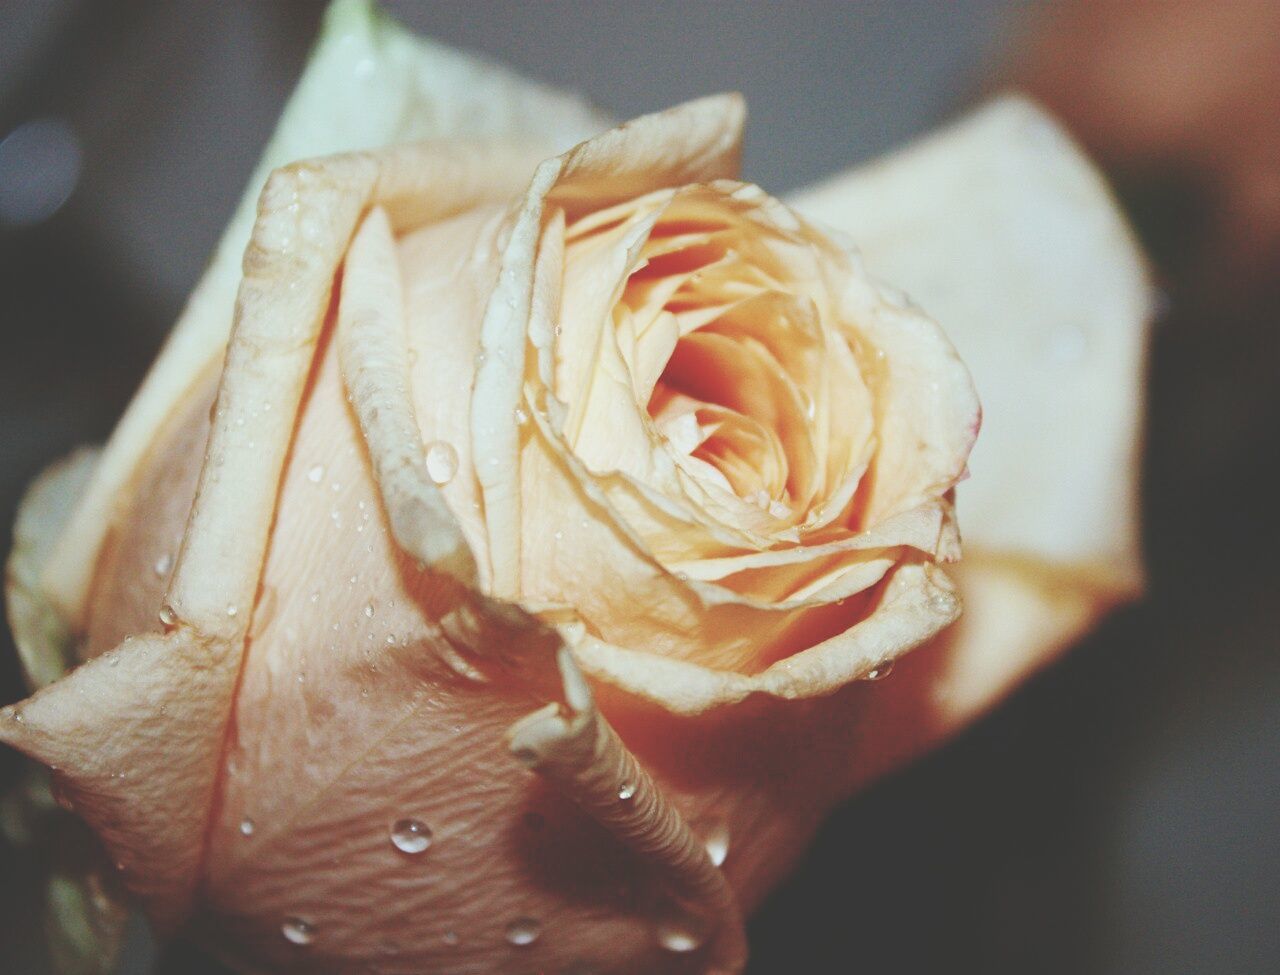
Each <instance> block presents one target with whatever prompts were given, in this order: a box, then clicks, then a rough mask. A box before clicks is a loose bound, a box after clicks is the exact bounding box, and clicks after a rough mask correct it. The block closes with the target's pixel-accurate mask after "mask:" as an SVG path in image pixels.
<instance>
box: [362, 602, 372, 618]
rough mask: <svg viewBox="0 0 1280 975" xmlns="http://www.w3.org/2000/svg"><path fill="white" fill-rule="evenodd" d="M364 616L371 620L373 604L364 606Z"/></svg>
mask: <svg viewBox="0 0 1280 975" xmlns="http://www.w3.org/2000/svg"><path fill="white" fill-rule="evenodd" d="M364 615H365V616H367V617H369V619H373V603H365V604H364Z"/></svg>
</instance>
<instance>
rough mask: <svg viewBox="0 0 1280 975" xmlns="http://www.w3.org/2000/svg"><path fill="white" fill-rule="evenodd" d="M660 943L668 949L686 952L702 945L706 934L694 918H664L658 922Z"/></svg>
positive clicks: (681, 952)
mask: <svg viewBox="0 0 1280 975" xmlns="http://www.w3.org/2000/svg"><path fill="white" fill-rule="evenodd" d="M657 934H658V944H660V945H662V947H664V948H666V949H667V951H672V952H675V953H676V954H686V953H688V952H690V951H697V950H698V949H699V948H701V947H702V942H703V940H704V939H705V935H704V933H703V932H702V930H701V927H700V925H698V923H697V922H696V921H695V920H694V919H693V918H684V917H676V918H664V919H663V920H661V921H659V922H658V930H657Z"/></svg>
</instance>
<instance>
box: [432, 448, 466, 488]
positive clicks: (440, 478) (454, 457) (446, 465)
mask: <svg viewBox="0 0 1280 975" xmlns="http://www.w3.org/2000/svg"><path fill="white" fill-rule="evenodd" d="M457 473H458V452H457V451H456V450H454V449H453V444H449V443H445V442H444V441H443V440H436V441H434V442H433V443H432V444H431V445H430V446H429V447H427V476H428V477H429V478H431V480H432V481H434V482H435V483H436V484H448V483H449V482H450V481H452V480H453V476H454V475H455V474H457Z"/></svg>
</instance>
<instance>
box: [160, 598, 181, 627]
mask: <svg viewBox="0 0 1280 975" xmlns="http://www.w3.org/2000/svg"><path fill="white" fill-rule="evenodd" d="M160 622H161V623H163V624H164V625H165V626H173V625H174V624H175V623H177V622H178V614H177V613H176V612H175V611H174V608H173V607H172V606H170V605H169V604H168V603H165V604H164V605H163V606H161V607H160Z"/></svg>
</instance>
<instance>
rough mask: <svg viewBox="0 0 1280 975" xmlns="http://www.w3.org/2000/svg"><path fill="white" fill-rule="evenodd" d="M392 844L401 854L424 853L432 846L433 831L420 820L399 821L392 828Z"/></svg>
mask: <svg viewBox="0 0 1280 975" xmlns="http://www.w3.org/2000/svg"><path fill="white" fill-rule="evenodd" d="M391 842H392V844H393V845H394V846H395V848H396V849H397V850H399V851H400V852H401V853H409V854H415V853H422V852H423V851H424V850H426V849H427V847H429V846H430V845H431V829H430V827H428V826H427V824H426V823H424V822H423V821H422V820H420V819H397V820H396V821H395V823H394V824H392V826H391Z"/></svg>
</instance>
